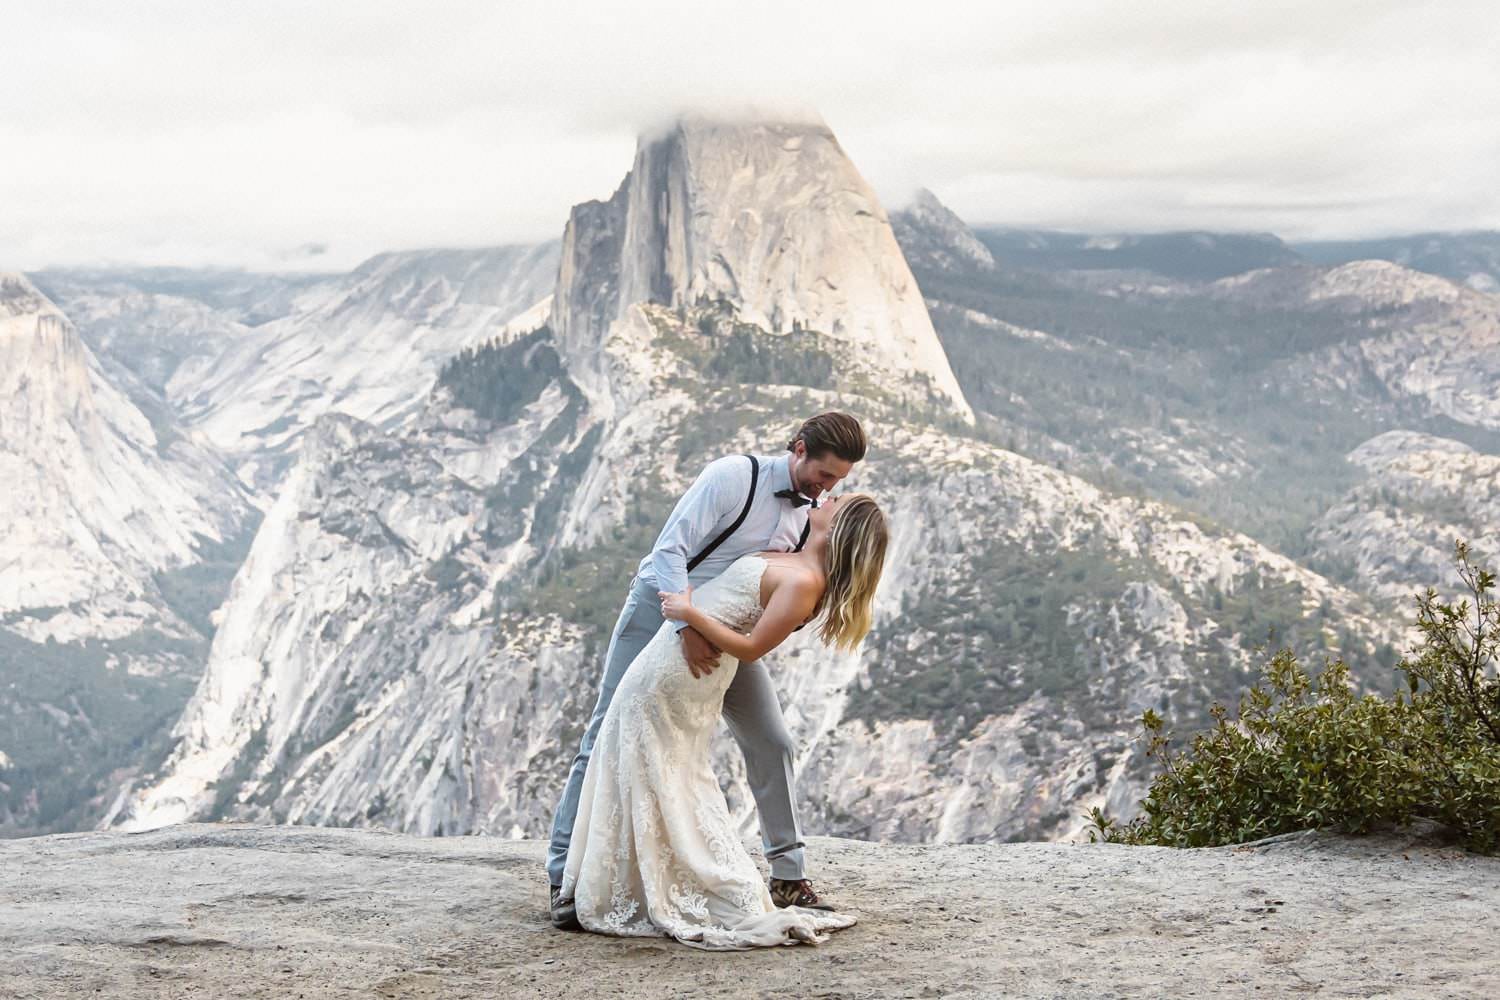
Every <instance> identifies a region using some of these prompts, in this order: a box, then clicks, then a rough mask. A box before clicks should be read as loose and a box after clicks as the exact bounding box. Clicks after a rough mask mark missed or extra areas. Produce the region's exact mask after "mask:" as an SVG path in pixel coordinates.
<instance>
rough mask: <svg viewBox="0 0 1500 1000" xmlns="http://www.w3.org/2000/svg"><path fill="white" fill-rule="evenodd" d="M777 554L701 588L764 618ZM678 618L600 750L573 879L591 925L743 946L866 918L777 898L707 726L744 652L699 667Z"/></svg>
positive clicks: (603, 733)
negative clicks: (737, 823) (733, 813)
mask: <svg viewBox="0 0 1500 1000" xmlns="http://www.w3.org/2000/svg"><path fill="white" fill-rule="evenodd" d="M765 569H766V560H765V559H763V558H762V557H760V556H756V555H748V556H742V557H741V558H739V559H737V560H735V561H734V562H733V563H731V564H730V565H729V567H728V568H727V569H725V570H724V572H723V573H722V574H720V575H719V576H717V577H715V578H714V579H713V580H710V581H709V582H708V583H706V584H704V585H703V586H702V587H701V588H699V589H697V590H695V591H694V592H693V603H694V604H695V605H697V606H698V607H699V608H701V609H702V610H703V611H705V612H707V613H708V614H711V615H713V616H714V617H715V618H717V619H719V620H720V621H722V622H724V623H725V624H727V625H729V626H730V627H731V628H734V629H736V630H738V631H741V632H748V631H749V629H750V627H751V626H753V625H754V624H755V622H756V620H757V619H759V618H760V615H761V611H762V610H763V609H762V608H761V604H760V580H761V576H762V575H763V574H764V573H765ZM676 627H677V623H676V622H673V621H667V622H665V623H663V625H662V627H661V629H660V630H659V631H658V632H657V633H656V635H655V636H654V637H653V638H652V639H651V641H650V642H649V643H647V645H646V647H645V648H644V649H643V650H641V653H640V655H639V656H637V657H636V659H635V661H634V662H633V663H632V664H631V665H630V667H629V669H628V670H626V671H625V676H624V677H623V678H622V679H621V681H620V686H619V687H618V688H617V689H616V690H615V696H614V698H613V700H612V701H611V702H610V706H609V710H608V711H607V712H606V713H605V716H604V722H603V724H602V726H601V728H600V730H599V736H598V739H597V740H596V741H595V743H594V751H593V754H592V755H591V756H590V757H589V764H588V770H587V771H586V772H585V774H584V779H583V792H582V795H581V796H580V798H579V802H578V817H577V819H576V821H575V822H574V824H573V839H572V842H571V844H570V846H569V848H568V860H567V865H566V868H565V869H564V871H563V881H562V893H563V895H565V896H569V895H570V896H572V897H573V900H574V903H575V905H576V906H577V911H578V920H579V922H580V923H582V924H583V926H584V928H585V929H587V930H591V931H598V932H600V933H603V934H619V935H627V936H642V937H647V936H649V937H660V936H669V937H674V938H676V939H677V940H679V941H682V942H683V943H684V944H689V945H693V946H694V947H698V948H710V949H723V950H742V949H746V948H758V947H766V946H770V945H779V944H795V943H797V942H799V941H800V942H818V941H823V940H825V939H826V937H827V935H826V933H825V932H826V931H829V930H834V929H836V928H840V927H848V926H850V925H851V924H853V923H854V920H855V918H854V917H853V916H852V915H850V914H847V913H831V912H828V911H825V910H811V909H805V908H802V907H795V906H789V907H786V908H785V909H777V907H776V906H775V904H773V903H772V902H771V894H770V891H769V890H768V889H767V887H766V883H765V882H764V881H763V880H762V878H761V875H760V872H759V870H758V869H757V868H756V865H755V862H754V861H753V860H751V858H750V855H749V854H748V853H746V851H745V847H744V845H743V844H742V843H741V841H740V838H739V835H738V833H736V831H735V828H734V824H733V823H732V822H731V821H730V818H729V807H728V805H727V803H726V802H725V801H724V793H723V792H722V791H721V790H720V788H719V782H718V780H717V779H716V778H715V777H714V774H713V771H712V769H711V768H710V764H709V759H710V755H709V739H710V737H711V736H712V735H713V732H714V729H715V727H716V726H717V724H718V721H719V712H720V708H721V706H722V703H723V701H724V691H725V689H727V688H728V687H729V683H730V681H732V680H733V679H734V673H735V670H736V669H737V668H738V666H739V663H738V661H736V660H735V659H734V658H733V657H731V656H729V655H728V654H725V655H724V656H723V657H722V658H721V660H720V665H719V667H718V668H716V669H715V670H714V671H713V673H711V674H709V675H708V676H707V677H700V678H695V677H693V675H692V673H691V672H689V670H688V665H687V661H686V660H685V659H684V658H683V655H682V642H681V640H680V639H679V638H678V637H677V631H676Z"/></svg>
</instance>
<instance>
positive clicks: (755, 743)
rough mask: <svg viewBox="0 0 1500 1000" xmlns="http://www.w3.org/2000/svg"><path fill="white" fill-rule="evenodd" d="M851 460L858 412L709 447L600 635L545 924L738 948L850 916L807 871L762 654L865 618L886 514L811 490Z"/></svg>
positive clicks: (859, 455)
mask: <svg viewBox="0 0 1500 1000" xmlns="http://www.w3.org/2000/svg"><path fill="white" fill-rule="evenodd" d="M864 455H865V435H864V430H863V429H862V428H861V427H860V424H859V421H858V420H856V419H855V418H854V417H852V416H850V415H848V414H846V413H823V414H820V415H818V416H815V417H813V418H812V419H810V420H808V421H806V422H805V423H804V424H803V425H802V427H801V428H800V429H799V430H798V431H797V434H796V436H795V437H794V438H793V439H792V441H791V443H790V444H789V445H788V446H787V450H786V452H785V453H784V454H781V455H777V456H774V457H767V456H755V455H731V456H727V457H725V458H720V459H718V460H716V461H714V462H711V463H710V464H709V465H708V466H707V467H706V468H705V469H704V470H703V472H702V473H701V474H700V475H699V476H698V478H697V479H696V480H695V481H694V482H693V485H692V486H691V488H689V489H688V491H687V493H685V494H684V495H683V497H682V499H681V500H679V501H678V503H677V506H676V507H675V508H674V509H673V511H672V513H671V515H670V516H669V517H668V518H667V523H666V526H665V527H663V528H662V531H661V534H660V536H659V537H658V538H657V540H656V544H655V545H654V546H653V548H652V550H651V553H650V554H649V555H647V556H646V557H645V558H644V559H642V560H641V564H640V568H639V569H638V571H637V572H636V576H635V579H634V580H633V581H632V582H631V585H630V592H629V595H628V596H627V597H626V600H625V606H624V608H623V609H622V610H621V611H620V617H619V620H618V621H617V622H616V623H615V627H614V632H613V633H612V634H611V635H610V639H609V646H608V648H607V651H606V652H605V656H604V673H603V676H602V678H601V679H600V684H599V701H598V703H597V704H596V705H595V707H594V711H593V715H592V717H591V718H590V719H589V724H588V728H587V729H586V730H585V731H584V734H583V738H582V740H581V741H580V743H579V748H578V754H577V756H576V757H574V759H573V766H572V769H571V771H570V772H569V774H568V781H567V785H566V786H565V788H564V790H563V796H562V801H561V802H559V803H558V807H557V813H556V816H555V818H554V820H553V825H552V841H551V845H550V848H549V850H548V855H547V874H548V877H549V881H550V883H551V911H552V922H553V923H554V924H555V925H557V926H558V927H563V928H568V929H575V930H576V929H579V928H582V929H584V930H590V931H597V932H599V933H603V934H617V935H625V936H653V937H654V936H663V935H665V936H669V937H673V938H676V939H677V940H679V941H682V942H683V943H685V944H690V945H693V946H695V947H699V948H710V949H734V950H738V949H745V948H755V947H764V946H770V945H779V944H792V943H796V942H799V941H802V942H816V941H821V940H823V939H824V938H825V937H826V932H827V931H830V930H834V929H837V928H841V927H848V926H849V925H851V924H853V923H854V917H853V916H852V915H850V914H847V913H839V912H837V911H836V910H835V909H834V908H833V907H832V906H831V905H830V904H828V903H827V902H826V901H824V900H823V899H821V898H820V897H819V896H818V894H817V893H816V892H815V891H814V889H813V886H812V883H811V881H810V880H808V878H807V877H806V872H805V870H804V859H803V843H802V833H801V826H800V824H799V823H798V820H797V810H796V800H795V794H794V790H793V781H794V775H793V760H794V748H793V746H792V743H791V735H790V734H789V733H788V732H787V727H786V722H785V720H784V719H783V718H782V714H781V706H780V704H779V702H778V701H777V698H776V690H775V687H774V685H773V684H772V682H771V677H770V675H769V673H768V672H767V670H766V668H765V666H764V665H763V664H762V663H761V662H760V658H761V657H762V656H764V655H765V654H766V653H769V652H770V651H771V650H773V649H775V648H776V647H777V646H778V645H780V644H781V643H782V642H783V641H784V640H785V639H786V638H787V636H789V635H791V633H792V632H794V631H796V630H797V629H799V628H802V627H803V626H804V625H808V624H814V627H815V628H816V630H817V634H818V636H819V637H820V638H821V639H822V640H823V641H824V642H825V643H828V644H830V645H834V646H838V647H842V648H846V649H852V648H854V647H855V646H857V645H858V644H859V642H860V640H861V639H863V638H864V635H865V633H866V632H867V631H868V630H869V627H870V618H871V602H872V600H873V598H874V595H875V585H876V583H877V582H878V581H879V578H880V571H881V567H882V565H883V563H884V561H885V550H886V543H887V539H888V529H887V525H886V518H885V515H884V514H883V513H882V511H881V510H880V508H879V507H878V506H877V505H876V504H875V501H874V500H873V499H872V498H870V497H869V496H867V495H864V494H857V493H856V494H847V495H842V496H825V494H827V493H828V491H830V490H831V489H833V487H834V486H836V485H838V483H839V481H840V480H842V479H843V478H844V477H845V476H847V475H848V474H849V471H850V469H851V468H852V467H853V466H854V463H856V462H858V461H860V460H861V459H863V458H864ZM721 716H722V717H723V719H724V720H725V722H726V723H727V724H728V726H729V731H730V733H731V734H733V736H734V738H735V740H736V741H737V742H738V743H739V745H740V749H741V750H742V751H743V753H744V755H745V770H746V773H747V776H748V778H749V781H750V788H751V791H752V793H753V794H754V797H755V804H756V807H757V809H758V811H759V813H760V825H761V837H762V844H763V847H764V851H765V856H766V860H767V861H768V862H769V864H770V868H771V879H770V882H769V884H767V883H766V882H763V881H762V880H761V877H760V872H759V870H758V869H757V868H756V865H755V862H754V861H753V860H752V859H751V857H750V855H749V854H748V853H746V851H745V848H744V846H743V844H742V843H741V842H740V838H739V835H738V833H737V832H736V830H735V826H734V823H733V822H732V821H731V819H730V815H729V808H728V805H727V803H726V802H725V799H724V793H723V792H722V791H721V790H720V788H719V783H718V780H717V779H716V778H715V776H714V773H713V769H712V767H711V762H710V752H709V743H710V740H711V738H712V736H713V733H714V730H715V729H716V728H717V726H718V721H719V719H720V717H721Z"/></svg>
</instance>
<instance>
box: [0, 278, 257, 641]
mask: <svg viewBox="0 0 1500 1000" xmlns="http://www.w3.org/2000/svg"><path fill="white" fill-rule="evenodd" d="M155 416H156V417H157V418H158V419H157V420H156V421H155V422H153V420H152V419H151V418H148V417H147V415H146V414H145V413H143V412H142V411H141V410H140V409H139V408H138V407H136V406H135V405H134V403H132V402H131V400H130V399H129V398H127V396H126V395H125V394H124V393H122V392H121V391H120V390H118V389H117V388H116V387H115V386H114V385H113V384H112V383H111V382H110V380H109V379H107V378H106V377H105V373H104V370H103V369H102V367H101V366H100V364H99V361H98V359H97V358H96V357H95V356H94V354H93V352H92V351H90V350H89V349H88V347H87V346H86V345H85V344H84V343H83V342H82V340H81V339H80V338H79V335H78V331H77V330H76V329H75V328H74V326H73V324H72V323H71V322H69V320H68V318H67V317H66V316H65V315H63V313H62V311H61V310H59V309H58V308H57V307H56V306H55V305H54V304H53V303H52V302H51V301H50V300H48V299H47V298H46V297H45V296H43V295H42V294H41V293H40V292H39V291H37V289H36V288H35V287H34V286H33V285H32V284H31V283H30V282H29V281H27V280H26V278H24V277H22V276H21V275H19V274H0V481H3V482H4V483H5V488H4V490H3V493H0V523H3V524H4V525H5V546H4V555H3V557H0V615H3V616H4V623H5V626H6V627H7V628H8V629H10V630H12V631H13V632H15V633H17V634H18V635H21V636H24V637H25V638H27V639H30V640H33V641H36V642H42V641H45V640H47V639H49V638H50V639H53V640H56V641H59V642H70V641H76V640H81V639H86V638H94V639H115V638H119V637H121V636H124V635H127V634H129V633H132V632H135V631H137V630H139V629H141V628H143V627H147V626H151V627H155V628H159V629H161V630H163V631H164V632H165V633H167V634H169V635H170V634H176V635H179V636H181V635H185V634H192V631H191V629H190V628H189V627H188V626H186V625H185V624H184V623H182V622H181V621H179V620H178V619H177V617H176V616H175V615H173V614H172V613H171V611H170V610H168V609H167V608H166V606H165V605H164V604H163V602H162V600H161V597H160V595H159V594H158V593H157V592H156V589H155V587H154V585H153V584H152V576H153V574H155V573H157V572H159V571H163V570H168V569H175V568H180V567H183V566H186V565H190V564H192V563H194V562H196V561H197V560H198V558H199V556H198V551H199V548H200V545H202V544H205V543H215V542H223V541H225V540H226V539H228V538H231V537H233V536H234V535H235V534H236V533H238V532H239V530H240V529H241V527H242V525H244V524H245V522H246V521H247V520H248V519H249V518H250V517H251V515H252V514H253V513H254V511H253V507H252V506H251V503H250V497H249V494H248V492H247V491H246V490H244V489H243V488H241V487H240V486H239V485H238V484H237V483H235V481H234V479H233V477H232V476H231V475H229V473H228V470H226V469H225V468H224V466H223V465H222V464H221V463H220V462H219V461H218V460H217V459H216V458H215V457H214V456H212V455H211V454H210V453H209V452H207V451H206V450H205V449H203V448H202V447H200V446H198V445H197V444H196V443H194V441H193V440H192V439H191V438H189V437H187V436H186V435H185V434H184V433H183V431H182V429H181V428H180V427H179V426H177V425H175V424H174V422H173V421H171V419H170V418H168V417H167V416H166V415H165V414H160V413H159V414H155Z"/></svg>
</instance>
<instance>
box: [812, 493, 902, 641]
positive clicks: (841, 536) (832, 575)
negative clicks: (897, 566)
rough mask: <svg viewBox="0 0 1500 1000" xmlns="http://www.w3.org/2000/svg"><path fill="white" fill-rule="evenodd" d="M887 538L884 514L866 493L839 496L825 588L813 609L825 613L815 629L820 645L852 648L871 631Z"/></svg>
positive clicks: (832, 530) (832, 527) (832, 526)
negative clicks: (821, 643) (821, 641)
mask: <svg viewBox="0 0 1500 1000" xmlns="http://www.w3.org/2000/svg"><path fill="white" fill-rule="evenodd" d="M889 540H890V531H889V529H888V528H887V526H886V520H885V512H884V511H882V510H881V509H880V506H879V505H878V504H877V503H875V498H874V497H872V496H870V495H869V494H868V493H850V494H847V495H846V496H844V497H843V499H842V502H841V503H840V504H839V509H838V512H837V513H836V514H834V515H833V524H832V525H831V526H830V528H829V535H828V556H827V564H826V570H827V573H828V586H827V587H825V588H824V590H823V597H822V598H821V599H820V600H819V601H818V607H817V611H826V614H825V615H824V618H823V625H822V627H821V628H820V629H819V630H818V635H819V636H820V637H821V638H822V640H823V641H824V642H826V643H828V644H829V645H831V646H837V647H839V648H841V649H849V650H852V649H854V648H855V647H856V646H858V645H859V643H860V640H862V639H863V638H864V637H865V633H867V632H869V631H870V623H871V619H872V618H873V617H874V615H873V611H872V609H871V604H872V603H873V602H874V600H875V586H876V584H878V583H879V582H880V571H881V569H882V568H883V567H884V565H885V548H886V543H887V542H889ZM817 611H815V612H814V613H815V614H816V613H817Z"/></svg>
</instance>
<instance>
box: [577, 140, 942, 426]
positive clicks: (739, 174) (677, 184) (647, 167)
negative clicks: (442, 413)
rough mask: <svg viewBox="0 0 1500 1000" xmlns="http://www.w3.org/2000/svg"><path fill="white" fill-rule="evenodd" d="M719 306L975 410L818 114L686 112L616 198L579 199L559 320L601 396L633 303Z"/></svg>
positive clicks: (594, 393) (583, 375)
mask: <svg viewBox="0 0 1500 1000" xmlns="http://www.w3.org/2000/svg"><path fill="white" fill-rule="evenodd" d="M715 302H724V303H726V304H728V305H729V306H730V307H731V308H732V310H733V311H734V312H735V314H736V315H737V316H738V317H739V319H740V320H741V321H743V322H745V323H749V324H753V325H755V326H758V327H760V328H762V329H764V330H766V331H769V332H771V333H773V334H784V333H788V332H791V331H792V330H794V329H808V330H813V331H816V332H818V333H821V334H824V335H826V336H828V337H830V338H832V339H834V340H835V341H839V342H842V343H845V344H848V345H850V346H851V347H852V348H853V351H852V357H854V358H856V359H857V363H858V364H859V365H860V366H861V367H863V368H867V369H868V370H869V371H871V372H873V373H876V374H878V376H880V377H881V379H882V380H883V383H884V385H885V386H886V387H888V388H889V389H890V391H892V392H893V393H895V394H897V395H901V396H906V397H916V398H919V399H920V398H922V397H924V396H925V394H926V392H927V391H928V390H930V391H932V392H934V393H936V394H937V395H938V397H940V398H941V399H943V400H945V401H946V405H947V406H948V407H951V408H952V409H955V410H957V411H958V412H959V413H960V414H961V415H963V416H966V417H967V416H969V415H970V411H969V409H968V404H967V403H966V402H965V401H964V398H963V393H962V391H961V390H960V389H959V387H958V383H957V381H956V380H955V379H954V377H953V372H952V370H951V369H950V368H949V366H948V359H947V357H946V356H945V355H944V354H943V349H942V347H941V345H940V344H939V343H938V339H937V335H936V334H935V333H934V332H933V329H932V322H931V320H930V319H929V318H928V316H927V311H926V309H925V307H924V306H923V303H922V295H921V292H920V290H919V289H918V288H917V283H916V280H915V279H914V278H913V277H912V274H911V269H910V268H909V267H908V266H907V262H906V260H905V258H904V257H903V256H902V254H901V249H900V247H899V246H898V245H897V243H896V239H895V236H894V235H893V233H892V230H891V223H890V220H889V219H888V218H887V216H886V213H885V210H884V209H883V208H881V206H880V203H879V201H878V199H877V198H876V196H875V193H874V191H873V190H872V189H871V188H870V186H869V184H868V183H866V182H865V180H864V178H863V177H861V176H860V174H859V172H858V171H857V170H856V169H855V167H854V165H853V164H852V163H851V162H850V161H849V159H848V157H847V156H846V155H845V154H844V151H843V149H842V147H840V146H839V143H838V140H837V139H835V138H834V135H833V132H832V131H830V130H829V128H828V127H827V126H826V125H823V124H822V123H814V124H803V123H785V122H753V121H752V122H737V121H721V120H712V119H705V118H699V117H685V118H681V119H679V120H677V121H676V122H675V123H674V124H673V125H672V126H671V127H670V128H668V129H667V130H666V132H665V133H664V134H661V135H653V136H643V137H642V138H641V140H640V143H639V145H638V147H637V150H636V155H635V163H634V165H633V166H632V167H631V170H630V173H629V174H628V175H627V176H626V178H625V180H624V181H623V182H622V183H621V185H620V187H619V189H618V190H616V191H615V193H614V195H613V196H612V197H611V198H610V199H609V200H608V201H604V202H597V201H595V202H587V203H585V204H582V205H579V206H577V207H576V208H574V209H573V213H572V215H571V217H570V218H569V220H568V225H567V228H566V230H565V231H564V235H563V245H562V262H561V266H560V269H559V272H558V284H557V292H556V297H555V298H554V300H553V308H552V319H551V326H552V329H553V330H554V331H556V333H557V337H558V342H559V344H560V345H561V348H562V350H563V352H564V354H565V355H566V356H567V358H568V359H569V362H570V365H571V367H572V369H573V371H574V375H575V378H577V379H578V381H579V383H580V385H582V387H583V388H584V390H585V391H586V392H588V393H589V394H590V395H591V397H598V398H599V400H600V401H601V405H608V404H607V403H604V401H606V400H611V399H612V398H613V397H612V395H611V390H610V388H609V383H610V382H611V380H612V379H613V377H614V376H613V375H612V373H611V362H610V360H609V358H610V355H611V354H613V353H617V352H618V351H619V350H620V349H621V347H620V345H619V344H618V343H616V342H615V341H616V340H617V332H616V330H617V324H620V323H621V322H623V321H625V320H627V319H628V317H629V315H630V311H631V309H632V307H634V306H636V305H638V304H639V303H655V304H659V305H665V306H668V307H673V308H676V307H690V306H697V305H701V304H708V303H715Z"/></svg>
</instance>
